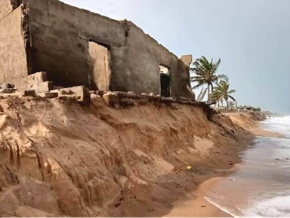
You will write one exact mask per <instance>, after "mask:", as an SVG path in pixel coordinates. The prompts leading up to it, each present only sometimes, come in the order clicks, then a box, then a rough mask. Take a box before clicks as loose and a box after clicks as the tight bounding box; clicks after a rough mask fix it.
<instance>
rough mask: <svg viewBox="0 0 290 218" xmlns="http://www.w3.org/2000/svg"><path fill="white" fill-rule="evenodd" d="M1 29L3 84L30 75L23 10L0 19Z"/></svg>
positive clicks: (0, 44)
mask: <svg viewBox="0 0 290 218" xmlns="http://www.w3.org/2000/svg"><path fill="white" fill-rule="evenodd" d="M1 1H2V0H1ZM0 27H1V31H0V82H2V83H3V82H9V81H11V80H13V79H16V78H20V77H23V76H27V75H28V72H27V58H26V51H25V45H24V38H23V34H22V9H21V8H17V9H16V10H14V11H13V12H11V13H9V14H8V15H6V16H5V17H3V18H2V19H0Z"/></svg>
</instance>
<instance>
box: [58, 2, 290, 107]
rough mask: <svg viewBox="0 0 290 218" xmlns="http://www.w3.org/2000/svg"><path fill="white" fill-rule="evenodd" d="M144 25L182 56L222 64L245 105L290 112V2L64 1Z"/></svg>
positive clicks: (150, 32) (159, 40)
mask: <svg viewBox="0 0 290 218" xmlns="http://www.w3.org/2000/svg"><path fill="white" fill-rule="evenodd" d="M64 2H66V3H69V4H72V5H75V6H78V7H81V8H85V9H89V10H90V11H93V12H96V13H100V14H103V15H106V16H109V17H111V18H114V19H118V20H122V19H125V18H126V19H128V20H131V21H133V22H134V23H135V24H136V25H138V26H140V27H141V28H142V29H143V30H144V31H145V32H146V33H148V34H150V35H151V36H152V37H153V38H155V39H156V40H157V41H158V42H159V43H161V44H163V45H164V46H165V47H167V48H168V49H169V50H171V51H172V52H173V53H175V54H176V55H177V56H181V55H183V54H192V55H193V56H194V58H198V57H200V56H201V55H204V56H206V57H208V58H214V59H218V58H221V59H222V64H221V67H220V69H219V73H220V74H226V75H228V76H229V78H230V83H231V85H232V88H233V89H236V91H237V92H236V94H235V97H236V99H237V100H238V103H239V104H242V105H244V104H247V105H253V106H260V107H262V108H263V109H268V110H272V111H276V112H284V113H290V97H289V89H288V84H289V81H290V42H289V41H290V12H289V10H290V0H64Z"/></svg>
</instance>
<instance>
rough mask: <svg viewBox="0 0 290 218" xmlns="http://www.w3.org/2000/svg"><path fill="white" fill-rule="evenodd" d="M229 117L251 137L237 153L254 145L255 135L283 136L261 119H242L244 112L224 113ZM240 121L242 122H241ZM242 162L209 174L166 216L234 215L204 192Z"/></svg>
mask: <svg viewBox="0 0 290 218" xmlns="http://www.w3.org/2000/svg"><path fill="white" fill-rule="evenodd" d="M224 115H225V116H227V117H229V118H230V119H231V120H232V122H233V123H234V124H235V125H238V126H240V127H242V128H243V129H245V130H247V131H248V132H249V133H251V134H252V136H253V137H252V138H251V139H250V138H249V139H248V140H249V141H248V142H249V143H248V144H247V145H244V146H245V147H244V148H243V149H241V151H239V149H238V150H237V152H238V153H240V152H244V151H245V150H246V149H249V148H250V147H252V146H253V145H254V140H255V139H256V138H257V137H273V138H284V136H283V135H282V134H279V133H277V132H271V131H268V130H265V129H263V127H262V126H261V125H260V123H259V122H261V121H263V120H260V119H257V120H250V119H248V117H247V119H243V116H248V115H247V114H245V113H237V114H233V113H228V114H224ZM241 121H242V122H241ZM241 163H242V160H241V159H240V158H239V160H236V162H235V163H234V165H233V166H232V167H231V168H229V169H228V170H224V169H220V170H222V171H223V174H222V175H217V176H213V177H211V176H209V178H208V179H206V180H205V181H203V182H202V183H201V184H199V185H198V188H197V190H195V191H194V192H193V193H192V194H191V199H188V200H186V201H180V202H178V203H176V204H175V205H174V207H173V208H172V210H171V211H170V213H168V214H166V215H165V216H166V217H234V215H233V214H232V213H231V212H230V211H226V209H223V208H220V207H219V206H218V205H216V204H215V203H214V202H210V200H208V199H206V193H207V192H208V191H209V190H211V188H212V187H215V186H216V185H217V183H218V182H220V181H222V180H224V179H226V178H227V177H228V176H229V175H230V174H232V173H234V172H236V171H237V170H238V168H239V165H240V164H241Z"/></svg>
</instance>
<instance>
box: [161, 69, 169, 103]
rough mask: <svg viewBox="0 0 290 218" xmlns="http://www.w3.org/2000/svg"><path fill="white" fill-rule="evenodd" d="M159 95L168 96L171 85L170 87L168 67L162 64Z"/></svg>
mask: <svg viewBox="0 0 290 218" xmlns="http://www.w3.org/2000/svg"><path fill="white" fill-rule="evenodd" d="M159 69H160V95H161V96H162V97H170V95H171V87H170V73H169V69H168V68H167V67H164V66H160V67H159Z"/></svg>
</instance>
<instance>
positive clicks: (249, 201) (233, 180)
mask: <svg viewBox="0 0 290 218" xmlns="http://www.w3.org/2000/svg"><path fill="white" fill-rule="evenodd" d="M261 125H262V127H263V128H264V129H267V130H270V131H274V132H278V133H281V134H283V135H284V136H285V137H284V138H270V137H257V138H256V140H255V145H254V146H253V147H251V148H250V149H248V150H247V151H245V152H243V153H242V154H241V157H242V163H241V164H240V165H239V166H238V170H237V171H236V172H235V173H234V174H232V175H230V176H229V177H227V178H225V179H222V180H221V181H220V182H218V183H217V184H216V185H215V186H214V187H213V188H212V189H211V190H210V191H209V192H208V194H207V196H206V197H205V198H206V200H208V201H209V202H210V203H212V204H214V205H215V206H217V207H219V208H220V209H222V210H224V211H225V212H227V213H229V214H230V215H232V216H237V217H238V216H242V217H243V216H246V217H287V216H290V116H288V117H287V116H286V117H273V118H270V119H267V120H266V121H264V122H262V123H261Z"/></svg>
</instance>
